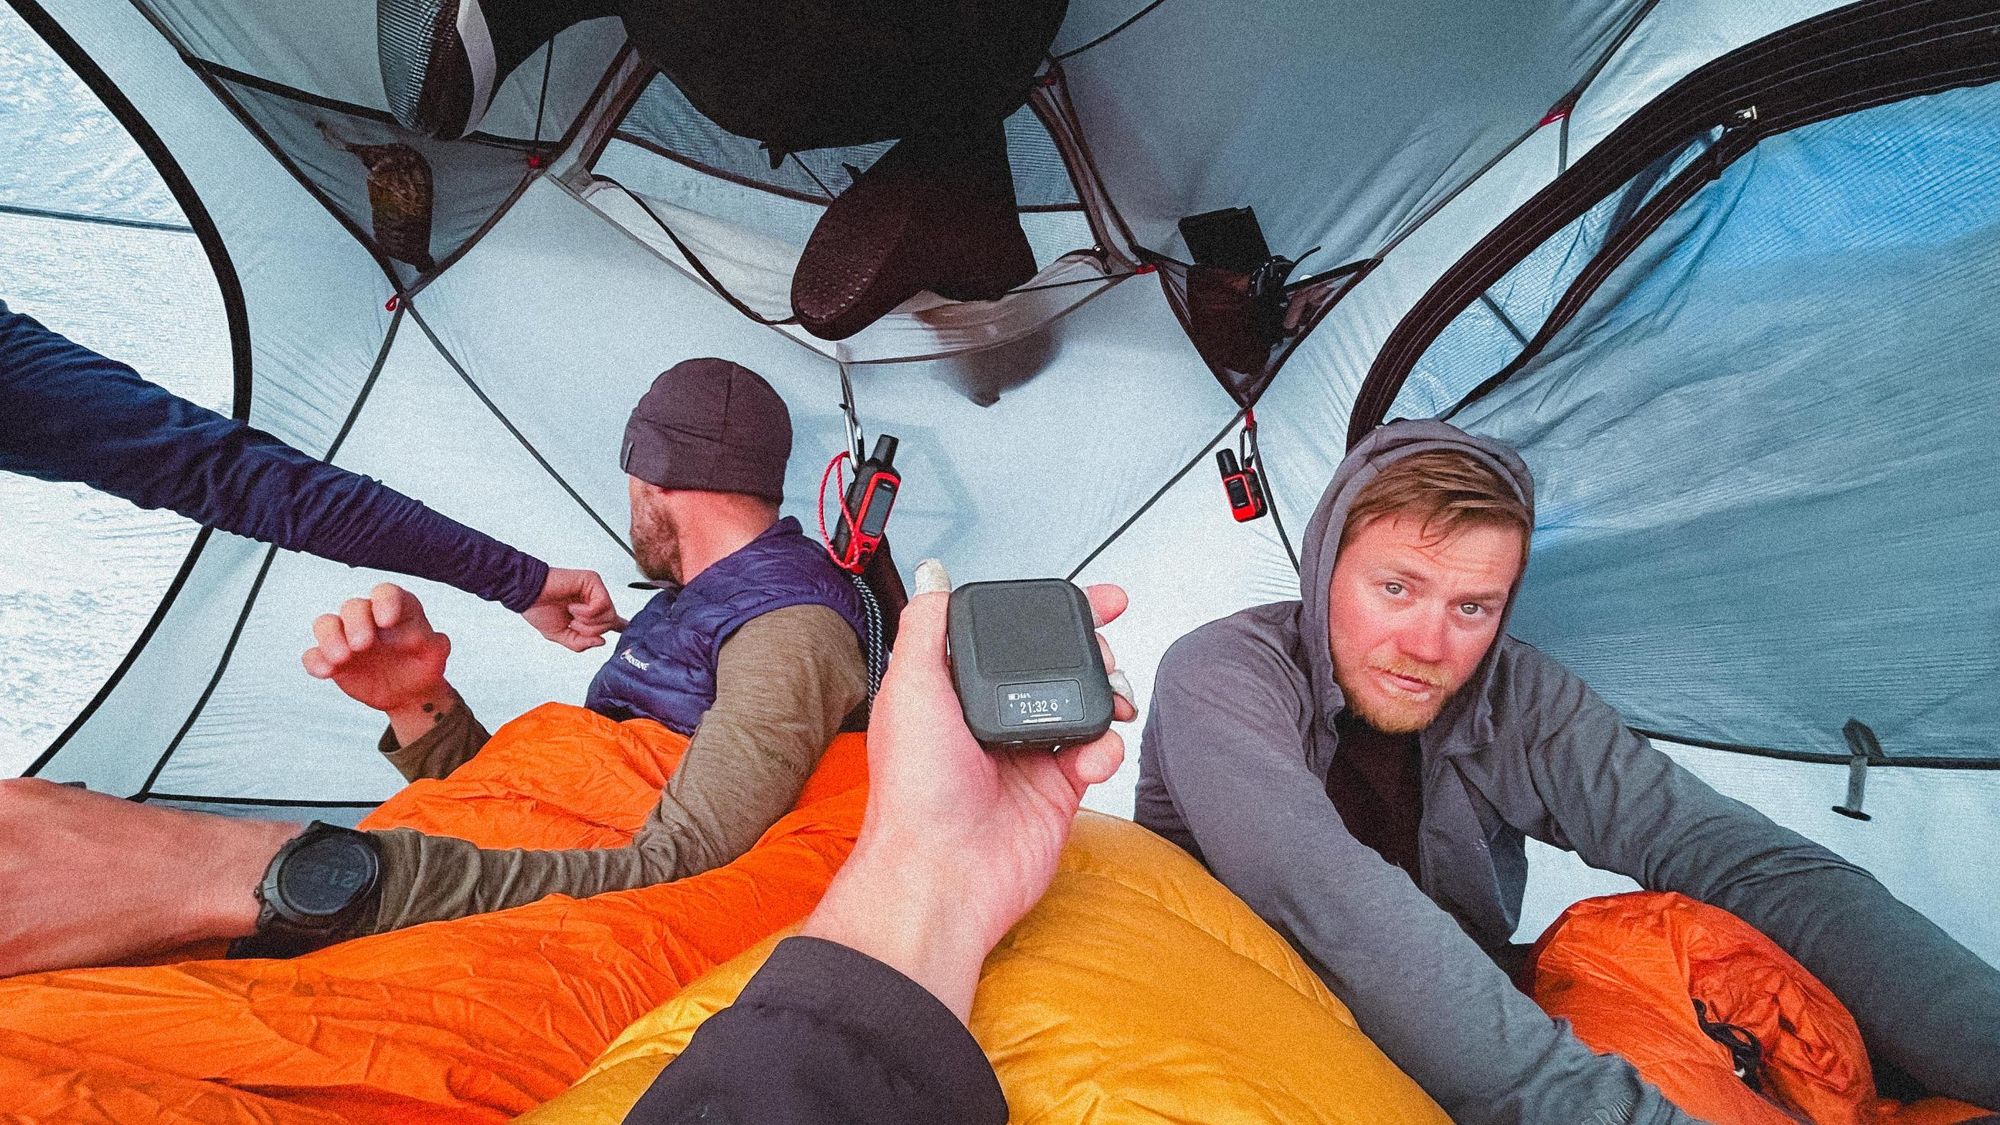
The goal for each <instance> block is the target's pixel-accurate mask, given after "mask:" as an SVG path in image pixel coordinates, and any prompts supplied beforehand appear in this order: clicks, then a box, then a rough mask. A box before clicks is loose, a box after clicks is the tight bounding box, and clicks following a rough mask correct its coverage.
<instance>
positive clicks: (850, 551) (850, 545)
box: [819, 449, 861, 574]
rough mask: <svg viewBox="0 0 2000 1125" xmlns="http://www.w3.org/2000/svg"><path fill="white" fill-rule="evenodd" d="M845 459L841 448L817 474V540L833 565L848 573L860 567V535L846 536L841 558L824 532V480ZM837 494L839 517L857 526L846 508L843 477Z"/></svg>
mask: <svg viewBox="0 0 2000 1125" xmlns="http://www.w3.org/2000/svg"><path fill="white" fill-rule="evenodd" d="M846 460H848V452H847V450H845V449H843V450H841V451H840V452H839V453H836V454H834V455H833V460H831V461H828V462H827V463H826V471H825V472H823V473H821V474H820V475H819V541H820V545H821V546H824V547H825V548H826V557H827V558H830V559H832V560H833V565H835V566H837V567H839V568H840V569H842V570H844V571H847V572H848V573H850V574H856V573H859V572H860V568H859V566H857V565H856V564H857V563H859V561H860V554H861V536H860V535H858V534H853V535H850V536H849V537H848V540H847V557H846V558H841V557H840V556H839V555H836V554H834V553H833V537H832V536H830V535H828V534H827V533H826V482H827V481H828V480H831V479H832V478H833V475H834V470H836V469H838V468H840V464H841V462H843V461H846ZM839 496H840V518H842V519H844V520H846V521H847V526H848V527H850V528H858V527H859V521H858V520H857V519H856V518H855V515H854V513H853V512H850V511H848V510H847V483H846V481H845V480H844V479H843V480H842V481H841V484H840V492H839Z"/></svg>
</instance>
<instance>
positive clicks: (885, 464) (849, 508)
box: [833, 434, 903, 574]
mask: <svg viewBox="0 0 2000 1125" xmlns="http://www.w3.org/2000/svg"><path fill="white" fill-rule="evenodd" d="M856 448H859V447H858V446H857V447H856ZM902 487H903V474H902V473H900V472H898V471H897V470H896V438H895V436H894V435H893V434H883V435H881V436H880V437H877V438H876V439H875V451H874V452H873V453H870V454H869V455H868V460H866V461H863V462H861V463H860V464H859V465H856V466H855V467H854V482H853V483H852V484H849V485H848V486H847V492H846V494H845V495H843V496H842V497H841V499H840V508H841V516H840V525H839V526H838V527H837V528H836V529H835V530H834V533H833V558H834V561H835V562H837V563H839V564H840V568H841V569H842V570H845V571H847V572H848V573H850V574H860V573H861V572H862V571H864V570H866V569H868V560H869V559H872V558H874V557H875V552H876V551H878V550H880V549H881V547H882V535H883V533H884V532H885V531H887V530H888V527H889V512H890V510H891V509H893V508H894V507H895V506H896V493H897V491H898V490H900V489H901V488H902Z"/></svg>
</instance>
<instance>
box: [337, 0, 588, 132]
mask: <svg viewBox="0 0 2000 1125" xmlns="http://www.w3.org/2000/svg"><path fill="white" fill-rule="evenodd" d="M613 14H615V12H614V10H613V9H612V8H610V7H609V6H608V0H607V2H604V3H598V2H590V0H557V2H545V3H537V2H535V0H375V50H376V56H377V58H378V59H379V60H380V62H381V65H382V91H383V93H385V94H387V95H388V97H389V112H390V113H392V114H394V115H395V118H396V120H397V122H398V123H400V124H401V125H402V126H403V127H404V128H406V129H409V130H411V131H413V132H417V133H421V134H423V135H425V136H428V137H436V138H438V139H439V140H447V141H448V140H456V139H458V138H459V137H462V136H464V135H465V134H467V133H469V132H471V131H472V130H474V129H475V128H477V127H478V126H479V121H480V119H481V118H483V117H485V116H486V111H487V109H488V108H489V107H490V106H491V105H492V104H493V95H494V94H495V93H496V92H497V91H498V90H499V89H500V84H501V83H502V82H505V81H506V80H507V76H508V75H509V74H512V73H513V72H514V68H515V67H518V66H520V65H521V63H523V62H524V61H526V60H527V58H528V56H529V55H532V54H534V53H535V52H536V51H538V50H540V49H541V48H542V45H543V44H545V43H547V42H548V41H549V40H551V39H553V38H555V37H556V33H558V32H560V31H562V29H564V28H566V27H568V26H570V25H571V24H574V23H578V22H581V21H583V20H586V19H591V18H593V17H596V16H606V15H613Z"/></svg>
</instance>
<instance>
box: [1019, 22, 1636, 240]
mask: <svg viewBox="0 0 2000 1125" xmlns="http://www.w3.org/2000/svg"><path fill="white" fill-rule="evenodd" d="M1645 6H1646V5H1645V3H1644V0H1620V2H1617V3H1580V2H1574V0H1511V2H1508V3H1481V4H1465V3H1461V2H1458V0H1420V2H1417V3H1406V4H1392V5H1385V4H1361V3H1322V4H1309V5H1308V4H1248V5H1215V4H1196V3H1176V2H1172V0H1169V2H1167V3H1164V4H1161V5H1160V6H1158V7H1157V8H1155V9H1153V10H1152V11H1150V12H1148V13H1147V14H1146V15H1145V16H1144V17H1143V18H1141V19H1139V20H1137V21H1136V22H1134V23H1132V24H1131V25H1130V26H1129V27H1127V28H1126V29H1125V30H1123V31H1121V32H1119V33H1118V34H1116V35H1114V36H1112V37H1111V38H1109V39H1106V40H1104V41H1103V42H1102V43H1100V44H1098V45H1096V46H1093V47H1090V48H1089V49H1087V50H1084V51H1082V53H1080V54H1077V55H1074V56H1073V57H1070V58H1067V59H1064V60H1063V61H1062V64H1061V65H1062V68H1063V72H1064V75H1065V81H1066V84H1067V87H1068V90H1069V94H1070V97H1071V99H1072V100H1073V102H1074V104H1075V107H1076V111H1077V116H1078V120H1079V122H1080V124H1081V126H1082V129H1083V134H1084V137H1085V139H1086V140H1087V141H1088V143H1089V147H1090V151H1091V155H1092V158H1093V161H1094V163H1095V165H1096V167H1097V170H1098V171H1099V172H1100V173H1101V174H1102V176H1103V178H1104V181H1105V183H1106V185H1107V186H1108V188H1109V190H1110V192H1111V196H1112V200H1113V202H1114V204H1115V205H1116V207H1117V209H1118V211H1119V213H1120V214H1121V215H1122V216H1123V217H1124V219H1125V221H1126V222H1127V223H1128V224H1129V225H1130V226H1131V228H1132V232H1133V234H1134V236H1135V237H1136V238H1137V239H1138V241H1139V242H1140V243H1141V244H1142V245H1145V246H1148V247H1150V248H1152V249H1155V250H1159V251H1162V252H1168V253H1174V254H1177V255H1181V256H1184V255H1185V249H1184V247H1182V246H1181V244H1180V242H1179V236H1178V233H1177V231H1176V229H1175V223H1176V222H1177V221H1178V220H1179V219H1180V218H1181V217H1183V216H1186V215H1191V214H1196V213H1198V212H1202V211H1208V210H1213V209H1215V208H1219V207H1234V206H1243V205H1249V206H1254V207H1255V208H1256V209H1257V215H1258V218H1259V219H1260V220H1262V222H1263V225H1264V230H1265V232H1266V235H1267V241H1268V242H1269V243H1270V245H1271V249H1272V251H1273V252H1274V253H1279V254H1284V255H1287V256H1290V257H1297V256H1298V255H1300V254H1303V253H1304V252H1305V251H1307V250H1310V249H1312V248H1314V247H1320V248H1321V253H1322V254H1323V255H1324V257H1321V258H1316V259H1315V260H1314V268H1325V267H1327V266H1332V265H1336V264H1339V263H1342V262H1347V261H1351V260H1355V259H1359V258H1366V257H1371V256H1374V255H1375V254H1376V253H1378V252H1379V251H1380V250H1381V249H1382V248H1383V247H1384V246H1385V244H1387V243H1388V241H1389V240H1390V238H1391V237H1392V236H1393V235H1394V234H1395V233H1396V232H1397V231H1398V230H1400V229H1402V228H1403V227H1405V226H1406V225H1407V224H1409V223H1410V222H1411V221H1412V220H1414V219H1417V218H1418V217H1420V216H1421V215H1423V214H1424V213H1425V212H1426V211H1427V210H1428V209H1429V208H1431V207H1433V206H1434V205H1436V204H1437V203H1439V202H1440V201H1442V200H1444V199H1446V198H1448V197H1449V196H1450V195H1451V194H1452V193H1453V192H1454V191H1456V190H1457V189H1458V188H1460V187H1461V186H1463V185H1464V184H1465V183H1466V182H1467V181H1468V180H1470V179H1471V178H1472V177H1473V176H1475V175H1477V174H1478V172H1479V171H1480V170H1481V169H1483V168H1485V167H1486V166H1487V165H1488V164H1489V163H1491V162H1492V161H1493V160H1494V159H1495V158H1496V157H1498V156H1499V155H1500V154H1501V153H1503V152H1505V151H1506V150H1507V148H1508V147H1510V146H1511V145H1513V144H1514V143H1516V142H1517V141H1518V140H1519V139H1520V138H1522V137H1523V136H1525V135H1527V134H1528V133H1530V132H1532V131H1533V130H1534V128H1535V127H1536V124H1537V122H1539V121H1540V120H1541V119H1542V118H1543V116H1544V115H1546V114H1547V113H1548V111H1549V109H1550V107H1552V106H1554V105H1555V104H1556V102H1557V101H1558V100H1559V99H1561V98H1562V97H1563V96H1564V95H1566V94H1567V93H1569V92H1570V91H1571V90H1572V89H1573V88H1574V87H1575V86H1576V85H1577V84H1578V83H1579V82H1581V81H1582V80H1583V79H1584V77H1585V76H1586V75H1588V74H1589V73H1591V71H1592V70H1593V69H1594V68H1595V67H1596V65H1597V64H1598V62H1599V60H1600V59H1601V58H1602V57H1603V56H1604V55H1605V54H1606V52H1608V51H1609V50H1610V49H1611V48H1612V47H1613V46H1614V44H1615V43H1616V42H1617V41H1618V39H1619V35H1620V33H1621V31H1622V30H1623V29H1625V28H1626V27H1627V26H1628V25H1629V24H1630V22H1631V21H1632V19H1633V18H1634V17H1635V16H1636V15H1638V14H1639V13H1641V12H1642V11H1643V10H1644V9H1645ZM1129 7H1130V5H1129V3H1123V2H1121V3H1119V4H1109V3H1105V4H1088V3H1079V4H1075V5H1072V12H1071V15H1070V17H1069V25H1070V26H1073V27H1088V28H1099V27H1103V26H1105V25H1106V24H1107V23H1109V22H1110V21H1109V20H1108V19H1107V18H1106V16H1105V14H1104V11H1103V10H1104V9H1107V8H1109V9H1119V10H1123V9H1128V8H1129ZM1071 41H1072V37H1071V36H1070V35H1069V34H1068V33H1067V32H1065V35H1064V36H1063V37H1062V39H1060V40H1059V41H1058V47H1059V50H1060V49H1063V48H1066V45H1067V44H1068V43H1070V42H1071ZM1302 187H1303V188H1305V189H1306V190H1300V189H1301V188H1302Z"/></svg>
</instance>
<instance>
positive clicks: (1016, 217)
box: [792, 121, 1035, 340]
mask: <svg viewBox="0 0 2000 1125" xmlns="http://www.w3.org/2000/svg"><path fill="white" fill-rule="evenodd" d="M1034 275H1035V254H1034V251H1033V249H1031V248H1030V247H1029V245H1028V236H1027V233H1026V232H1025V231H1023V230H1022V229H1021V216H1020V212H1019V208H1018V207H1017V205H1016V203H1015V197H1014V171H1013V168H1012V167H1011V166H1010V165H1009V164H1008V163H1007V133H1006V129H1005V128H1004V127H1003V126H1002V124H1001V123H1000V122H998V121H989V122H984V123H981V124H978V125H972V126H968V127H967V128H966V129H964V130H963V131H955V132H950V133H942V134H930V135H925V136H916V137H906V138H904V139H903V140H901V141H898V142H897V143H896V146H895V147H894V148H891V149H890V150H889V151H888V152H886V153H884V154H883V156H882V158H881V159H880V160H877V161H876V162H875V164H874V166H873V167H871V168H869V169H868V170H867V171H866V172H863V173H861V175H859V176H858V177H856V178H855V180H854V182H853V184H851V185H850V186H849V187H848V189H847V190H846V191H845V192H842V193H841V195H840V198H838V199H836V200H834V201H833V202H832V203H831V204H829V205H828V206H827V209H826V214H825V215H824V216H822V217H821V218H820V221H819V223H818V225H816V226H815V227H813V232H812V237H811V238H809V239H807V241H806V248H805V253H804V254H802V255H801V256H800V257H799V266H798V270H797V271H796V272H795V273H793V275H792V311H793V312H795V313H797V314H798V317H799V323H800V325H802V326H803V327H804V328H805V330H806V331H808V332H811V333H812V334H813V335H815V336H818V337H819V338H821V339H823V340H844V339H846V338H847V337H849V336H852V335H854V334H855V333H856V332H859V331H861V330H862V329H863V328H866V327H868V326H869V325H870V324H873V323H875V322H876V321H877V320H880V319H881V318H882V317H883V315H884V314H886V313H888V312H889V311H890V310H891V309H894V308H895V307H896V306H897V305H900V304H902V303H903V302H904V301H907V300H909V299H910V298H911V297H914V296H916V295H917V293H919V292H921V291H923V290H926V289H928V290H930V291H931V292H933V293H936V294H937V295H938V296H940V297H944V298H946V299H948V300H953V301H991V300H996V299H998V298H999V297H1000V296H1002V295H1003V294H1005V293H1006V292H1007V291H1008V290H1010V289H1012V288H1014V287H1015V286H1017V285H1020V284H1021V283H1022V282H1024V281H1027V280H1028V279H1029V278H1031V277H1033V276H1034Z"/></svg>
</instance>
